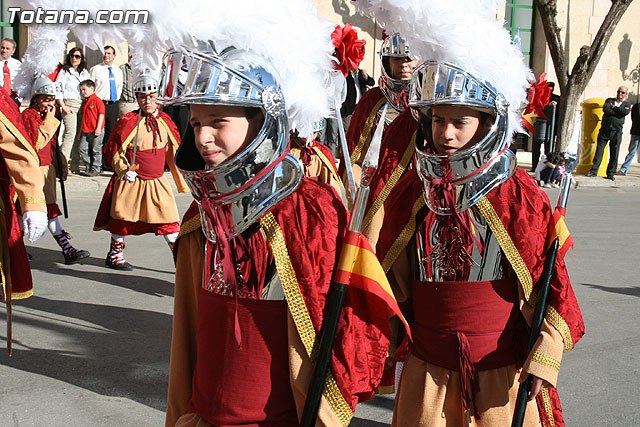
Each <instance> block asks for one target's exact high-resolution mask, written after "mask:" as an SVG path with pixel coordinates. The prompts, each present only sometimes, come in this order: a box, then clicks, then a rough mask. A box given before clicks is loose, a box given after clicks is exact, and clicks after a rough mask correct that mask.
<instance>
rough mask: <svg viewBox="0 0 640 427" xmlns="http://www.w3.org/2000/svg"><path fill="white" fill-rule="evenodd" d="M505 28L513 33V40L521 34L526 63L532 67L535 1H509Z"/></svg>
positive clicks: (505, 15) (505, 16)
mask: <svg viewBox="0 0 640 427" xmlns="http://www.w3.org/2000/svg"><path fill="white" fill-rule="evenodd" d="M504 20H505V27H506V28H507V30H509V32H510V33H511V39H514V38H515V37H516V35H517V34H520V46H521V47H522V54H523V55H524V59H525V63H526V64H527V65H528V66H529V67H530V66H531V54H532V51H533V23H534V22H535V9H534V5H533V0H507V4H506V10H505V14H504Z"/></svg>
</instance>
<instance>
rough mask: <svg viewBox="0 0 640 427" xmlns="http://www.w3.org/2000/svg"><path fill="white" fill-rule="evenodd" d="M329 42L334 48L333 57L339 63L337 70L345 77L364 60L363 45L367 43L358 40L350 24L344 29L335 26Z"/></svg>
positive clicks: (356, 33)
mask: <svg viewBox="0 0 640 427" xmlns="http://www.w3.org/2000/svg"><path fill="white" fill-rule="evenodd" d="M331 41H332V42H333V45H334V46H335V48H336V53H335V56H336V58H337V59H338V61H339V65H338V66H337V68H338V69H339V70H340V71H342V74H344V76H345V77H346V76H347V74H348V73H349V70H351V69H352V68H358V65H359V64H360V62H362V60H363V59H364V45H365V44H366V43H367V42H366V41H365V40H358V32H357V31H356V30H355V29H354V28H353V26H352V25H351V24H347V25H345V26H344V27H340V25H336V28H335V30H333V33H331Z"/></svg>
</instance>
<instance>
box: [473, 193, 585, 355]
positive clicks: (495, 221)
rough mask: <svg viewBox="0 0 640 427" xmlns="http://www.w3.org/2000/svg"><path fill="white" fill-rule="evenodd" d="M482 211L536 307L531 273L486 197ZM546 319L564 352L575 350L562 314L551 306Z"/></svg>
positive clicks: (480, 204) (528, 300) (481, 203)
mask: <svg viewBox="0 0 640 427" xmlns="http://www.w3.org/2000/svg"><path fill="white" fill-rule="evenodd" d="M476 206H477V207H478V209H479V210H480V214H481V215H482V216H483V217H484V218H485V219H486V220H487V223H488V224H489V227H490V228H491V231H492V232H493V234H495V236H496V239H497V240H498V244H499V245H500V248H502V251H503V252H504V254H505V256H506V257H507V260H508V261H509V264H511V268H513V270H514V271H515V273H516V276H518V281H519V282H520V286H522V290H523V292H524V297H525V300H526V301H527V303H528V304H529V305H530V306H531V307H535V306H536V300H537V299H538V298H537V294H536V293H535V292H534V291H533V279H532V278H531V272H530V271H529V269H528V268H527V266H526V264H525V263H524V260H523V259H522V256H520V253H519V252H518V249H517V248H516V245H515V244H514V243H513V240H511V237H510V236H509V233H508V232H507V229H506V228H505V227H504V224H502V221H501V220H500V218H499V217H498V214H497V213H496V211H495V209H494V208H493V206H492V205H491V202H490V201H489V199H487V198H486V197H483V198H482V199H480V201H479V202H478V203H477V204H476ZM545 319H546V320H547V322H549V323H550V324H551V325H552V326H553V327H554V328H556V330H557V331H558V332H559V333H560V335H562V340H563V341H564V351H565V352H566V351H569V350H571V349H572V348H573V339H572V338H571V332H570V330H569V326H568V325H567V322H565V320H564V319H563V318H562V316H560V314H559V313H558V312H557V311H556V310H555V308H553V307H552V306H551V305H548V306H547V313H546V315H545Z"/></svg>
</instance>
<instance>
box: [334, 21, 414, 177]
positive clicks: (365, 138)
mask: <svg viewBox="0 0 640 427" xmlns="http://www.w3.org/2000/svg"><path fill="white" fill-rule="evenodd" d="M416 64H417V60H416V59H415V58H414V57H413V55H412V53H411V50H410V49H409V45H408V44H407V42H406V40H405V39H404V38H403V37H402V36H400V34H398V33H396V34H393V35H392V36H388V37H387V38H385V39H384V41H383V42H382V47H381V48H380V79H379V80H378V86H376V87H374V88H371V89H370V90H368V91H367V92H365V94H364V95H363V96H362V99H361V100H360V101H359V102H358V105H356V109H355V111H354V112H353V116H352V118H351V122H350V123H349V129H347V134H346V136H347V145H348V147H349V155H350V159H351V165H352V167H353V174H354V178H355V180H356V184H359V182H360V175H361V171H360V165H361V164H362V161H363V160H364V157H365V155H366V154H367V150H368V149H369V144H370V143H371V137H372V136H373V132H374V130H375V128H376V125H377V123H378V121H379V120H380V116H381V113H382V109H383V107H384V106H385V105H387V106H388V108H387V113H386V117H385V129H386V128H387V127H388V125H389V124H390V123H391V122H392V121H393V120H394V119H395V118H396V117H397V116H398V115H399V114H400V113H401V112H402V111H404V110H405V108H406V106H407V97H408V89H409V82H410V80H411V72H412V71H413V68H414V67H415V65H416ZM339 170H340V174H341V175H340V176H341V177H342V178H343V180H346V175H345V167H344V165H343V164H341V166H340V169H339Z"/></svg>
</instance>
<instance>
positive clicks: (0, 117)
mask: <svg viewBox="0 0 640 427" xmlns="http://www.w3.org/2000/svg"><path fill="white" fill-rule="evenodd" d="M0 122H2V124H4V125H5V126H6V127H7V129H8V130H9V132H11V134H12V135H13V136H14V137H15V138H16V139H17V140H18V141H20V143H22V145H23V147H24V148H25V149H26V150H27V151H29V153H30V154H31V155H32V156H33V158H34V159H36V162H38V166H40V157H38V153H36V150H34V149H33V146H32V145H31V144H29V142H28V141H27V139H26V138H25V137H24V135H23V134H22V133H21V132H20V131H19V130H18V128H16V126H15V125H14V124H13V123H11V120H9V119H8V118H7V116H5V115H4V113H3V112H2V111H0Z"/></svg>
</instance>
